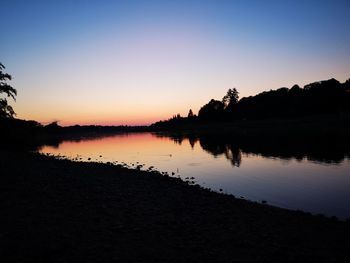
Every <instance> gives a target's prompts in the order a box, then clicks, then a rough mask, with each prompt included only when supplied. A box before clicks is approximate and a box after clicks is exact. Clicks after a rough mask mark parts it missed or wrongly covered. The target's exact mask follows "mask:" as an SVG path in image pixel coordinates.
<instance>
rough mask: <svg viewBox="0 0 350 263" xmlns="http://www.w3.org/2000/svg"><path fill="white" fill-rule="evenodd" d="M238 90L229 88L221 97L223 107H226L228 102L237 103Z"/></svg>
mask: <svg viewBox="0 0 350 263" xmlns="http://www.w3.org/2000/svg"><path fill="white" fill-rule="evenodd" d="M238 94H239V93H238V91H237V90H236V88H233V89H229V90H228V91H227V93H226V95H225V96H224V97H223V98H222V103H223V104H224V107H225V108H226V107H227V106H228V105H229V104H232V105H233V104H237V102H238V98H239V96H238Z"/></svg>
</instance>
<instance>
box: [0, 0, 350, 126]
mask: <svg viewBox="0 0 350 263" xmlns="http://www.w3.org/2000/svg"><path fill="white" fill-rule="evenodd" d="M349 11H350V2H349V1H269V0H267V1H1V13H2V26H3V27H2V39H1V42H0V51H1V53H0V54H1V56H0V61H1V62H2V63H3V64H4V65H5V66H6V67H7V68H6V70H7V72H8V73H10V74H12V75H13V77H14V80H13V81H12V82H11V84H12V85H13V86H14V87H15V88H17V90H18V100H17V102H16V104H15V105H14V107H15V110H16V111H17V113H18V117H20V118H25V119H36V120H38V121H41V122H44V123H45V122H50V121H53V120H59V121H61V123H62V124H63V125H65V124H73V123H79V124H90V123H96V124H106V123H108V124H123V123H126V124H147V123H150V122H153V121H156V120H158V119H164V118H168V117H170V116H172V115H173V114H175V113H178V112H179V113H181V114H183V115H184V114H186V113H187V112H188V110H189V108H192V109H193V110H194V112H197V111H198V109H199V107H200V106H201V105H203V104H205V103H206V102H207V101H209V100H210V99H211V98H215V99H220V98H222V96H223V95H224V94H225V92H226V90H227V89H229V88H232V87H236V88H237V89H238V90H239V92H240V95H241V96H248V95H254V94H256V93H258V92H261V91H264V90H269V89H275V88H279V87H282V86H287V87H290V86H292V85H293V84H295V83H298V84H300V85H304V84H307V83H309V82H312V81H316V80H322V79H328V78H331V77H335V78H337V79H338V80H340V81H345V80H346V79H348V78H350V48H349V47H348V45H349V44H348V43H350V30H349V29H350V18H349V17H350V16H349V15H348V14H349Z"/></svg>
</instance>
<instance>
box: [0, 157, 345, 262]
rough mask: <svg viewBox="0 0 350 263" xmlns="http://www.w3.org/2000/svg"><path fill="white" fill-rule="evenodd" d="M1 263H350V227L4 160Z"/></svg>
mask: <svg viewBox="0 0 350 263" xmlns="http://www.w3.org/2000/svg"><path fill="white" fill-rule="evenodd" d="M0 171H1V175H0V180H1V181H0V205H1V206H0V209H1V214H0V261H1V262H350V241H349V240H350V224H349V223H346V222H339V221H337V220H335V219H333V220H332V219H327V218H322V217H315V216H311V215H307V214H304V213H302V212H292V211H288V210H284V209H279V208H274V207H269V206H266V205H259V204H256V203H252V202H248V201H245V200H239V199H235V198H233V197H232V196H226V195H222V194H217V193H213V192H211V191H209V190H205V189H201V188H199V187H195V186H189V185H187V184H186V183H184V182H182V181H180V180H177V179H171V178H166V177H162V176H160V175H157V174H152V173H147V172H140V171H136V170H127V169H123V168H119V167H115V166H112V165H107V164H96V163H77V162H71V161H66V160H56V159H53V158H50V157H45V156H40V155H36V154H25V153H8V152H7V153H5V152H1V151H0Z"/></svg>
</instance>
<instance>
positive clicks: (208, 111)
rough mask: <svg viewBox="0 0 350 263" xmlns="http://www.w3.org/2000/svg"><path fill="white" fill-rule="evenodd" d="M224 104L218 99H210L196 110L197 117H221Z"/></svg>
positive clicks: (205, 118)
mask: <svg viewBox="0 0 350 263" xmlns="http://www.w3.org/2000/svg"><path fill="white" fill-rule="evenodd" d="M223 112H224V104H223V103H222V102H221V101H219V100H213V99H212V100H210V101H209V103H208V104H206V105H204V106H203V107H202V108H201V109H200V110H199V112H198V117H199V118H200V119H202V120H211V121H216V120H220V119H222V118H223Z"/></svg>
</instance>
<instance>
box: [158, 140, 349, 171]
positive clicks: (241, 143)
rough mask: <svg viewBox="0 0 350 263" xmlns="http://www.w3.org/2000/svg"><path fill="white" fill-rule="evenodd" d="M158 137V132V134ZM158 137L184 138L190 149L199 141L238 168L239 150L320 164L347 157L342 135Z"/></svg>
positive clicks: (239, 160)
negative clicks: (303, 136)
mask: <svg viewBox="0 0 350 263" xmlns="http://www.w3.org/2000/svg"><path fill="white" fill-rule="evenodd" d="M158 136H161V135H158ZM162 136H165V137H170V138H171V139H172V140H173V141H174V142H175V143H178V144H181V142H182V141H183V140H185V139H187V140H188V141H189V144H190V145H191V147H192V148H193V147H194V145H195V143H196V142H197V141H199V144H200V146H201V148H202V149H203V150H204V151H206V152H208V153H210V154H211V155H213V156H214V157H217V156H220V155H224V156H225V157H226V158H227V159H228V160H230V162H231V163H232V165H233V166H235V167H239V166H240V165H241V162H242V153H248V154H258V155H261V156H264V157H275V158H279V159H285V160H289V159H292V158H294V159H295V160H299V161H301V160H303V159H304V158H307V159H308V160H310V161H317V162H322V163H333V164H337V163H340V162H342V161H343V160H344V158H345V157H346V156H350V154H349V149H350V141H349V138H344V136H338V137H333V138H332V140H329V137H327V138H325V137H323V136H320V137H317V136H314V137H312V138H309V137H308V138H306V139H305V138H304V139H303V138H299V137H298V136H285V137H283V136H282V137H279V136H264V138H263V139H262V138H261V137H258V136H256V137H252V136H246V137H242V136H241V137H239V138H237V137H232V136H225V135H223V134H218V135H213V134H211V135H208V134H207V135H195V134H186V135H183V134H182V135H181V134H179V133H177V134H175V135H174V134H171V135H170V134H166V135H165V134H164V135H162Z"/></svg>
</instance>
